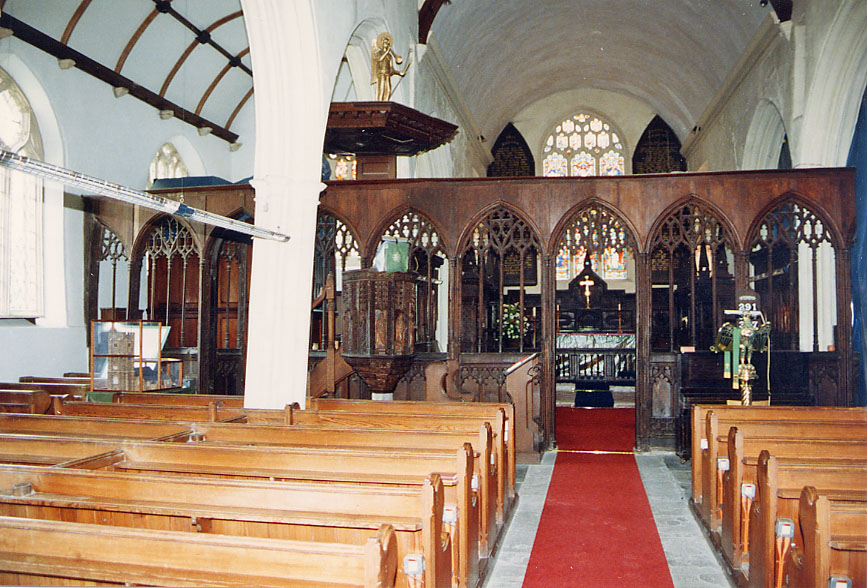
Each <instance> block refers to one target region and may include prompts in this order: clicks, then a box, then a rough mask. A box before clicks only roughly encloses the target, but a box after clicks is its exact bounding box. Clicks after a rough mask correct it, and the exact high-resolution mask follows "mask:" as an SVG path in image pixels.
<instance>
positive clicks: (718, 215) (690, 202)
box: [645, 194, 741, 251]
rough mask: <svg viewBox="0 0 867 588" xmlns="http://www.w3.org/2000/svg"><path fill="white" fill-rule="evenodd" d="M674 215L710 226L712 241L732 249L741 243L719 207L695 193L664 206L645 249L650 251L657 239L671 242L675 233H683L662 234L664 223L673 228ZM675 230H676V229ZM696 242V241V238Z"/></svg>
mask: <svg viewBox="0 0 867 588" xmlns="http://www.w3.org/2000/svg"><path fill="white" fill-rule="evenodd" d="M675 216H679V217H680V218H681V219H684V218H686V217H695V218H698V219H699V221H700V223H701V226H702V227H707V228H710V229H711V230H712V231H713V235H714V236H713V238H712V240H713V241H714V242H723V241H724V242H725V243H726V244H727V245H728V246H729V247H731V248H733V249H735V248H737V247H738V245H740V243H741V240H740V239H739V238H738V234H737V230H736V229H735V227H734V226H733V225H732V223H731V222H730V221H729V219H728V218H727V217H726V215H725V214H723V212H722V211H721V210H720V209H719V208H717V207H716V206H715V205H714V204H713V203H711V202H708V201H707V200H704V199H703V198H701V197H700V196H698V195H697V194H688V195H686V196H684V197H683V198H681V199H680V200H678V201H677V202H675V203H674V204H672V205H671V206H669V207H668V208H666V209H665V210H664V211H663V212H662V213H661V214H660V215H659V216H658V217H657V218H656V220H655V221H654V223H653V225H652V226H651V228H650V231H649V233H648V237H647V244H646V245H645V250H646V251H652V249H653V246H654V245H655V244H657V241H659V242H660V243H665V242H671V240H672V239H674V238H676V235H677V234H683V233H682V232H675V233H671V234H669V233H665V234H663V232H664V231H665V226H666V225H669V228H672V229H674V227H673V226H672V222H674V217H675ZM675 230H676V231H677V229H675ZM694 237H695V239H697V238H698V237H700V235H695V236H694ZM695 239H694V240H695ZM696 243H698V241H697V240H696Z"/></svg>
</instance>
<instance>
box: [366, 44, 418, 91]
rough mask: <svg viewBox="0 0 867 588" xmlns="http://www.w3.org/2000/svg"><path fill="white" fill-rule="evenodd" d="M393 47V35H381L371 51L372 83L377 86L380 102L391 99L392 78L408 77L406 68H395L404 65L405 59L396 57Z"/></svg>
mask: <svg viewBox="0 0 867 588" xmlns="http://www.w3.org/2000/svg"><path fill="white" fill-rule="evenodd" d="M393 47H394V37H392V36H391V33H380V34H379V36H378V37H377V38H376V40H375V41H374V42H373V46H372V47H371V50H370V83H371V84H376V99H377V100H378V101H380V102H386V101H387V100H388V99H389V98H391V76H404V75H406V68H404V69H403V71H400V70H398V69H397V68H396V67H395V66H394V64H395V63H396V64H398V65H400V64H401V63H403V57H401V56H400V55H395V54H394V50H393ZM407 67H409V64H407Z"/></svg>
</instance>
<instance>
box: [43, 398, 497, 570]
mask: <svg viewBox="0 0 867 588" xmlns="http://www.w3.org/2000/svg"><path fill="white" fill-rule="evenodd" d="M54 409H55V412H56V413H57V414H64V415H67V414H68V415H73V416H76V415H78V416H101V417H108V418H141V419H151V420H154V419H166V420H171V421H191V422H194V421H199V422H202V421H205V422H215V421H217V420H243V421H245V422H248V423H254V424H283V423H285V424H293V422H295V423H306V424H316V425H322V424H327V425H335V426H343V427H356V428H373V429H414V430H419V429H420V430H431V431H464V432H468V431H469V432H473V433H476V432H478V427H479V426H480V425H482V424H484V423H485V422H488V421H489V419H488V418H487V417H473V416H451V415H413V414H406V415H402V414H373V413H349V412H343V411H324V412H323V411H297V410H294V409H292V407H286V409H285V410H282V411H281V410H256V409H222V408H217V406H216V404H210V405H209V406H208V407H195V406H162V405H140V404H115V403H108V404H99V403H88V402H65V401H56V402H55V407H54ZM293 415H295V416H294V417H293ZM504 419H505V415H504V413H503V411H502V410H500V411H499V412H498V416H497V418H496V419H495V420H494V422H493V423H491V426H492V429H493V434H492V436H493V447H494V454H493V455H494V458H493V460H492V461H493V463H492V465H491V466H490V471H489V472H488V475H484V476H481V479H480V481H479V491H480V497H481V498H480V509H481V513H480V518H481V521H482V522H481V531H480V537H481V538H480V541H481V553H482V554H483V556H485V557H487V555H488V554H489V553H491V551H493V550H494V549H495V548H496V545H497V542H498V540H499V538H500V536H501V532H502V529H503V523H502V522H501V521H505V509H504V500H505V498H504V497H505V494H506V487H505V481H506V478H505V477H504V476H499V475H498V472H499V467H500V466H499V464H501V463H503V461H502V460H503V459H505V458H504V454H505V449H504V446H503V439H504V435H505V433H504V429H505V423H504ZM395 471H400V468H399V467H398V469H397V470H395Z"/></svg>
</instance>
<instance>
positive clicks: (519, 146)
mask: <svg viewBox="0 0 867 588" xmlns="http://www.w3.org/2000/svg"><path fill="white" fill-rule="evenodd" d="M491 155H493V157H494V161H493V162H492V163H491V164H490V165H489V166H488V174H487V175H488V177H489V178H493V177H524V176H533V175H535V174H536V160H535V158H534V157H533V151H532V150H531V149H530V146H529V145H527V141H526V140H525V139H524V136H523V135H522V134H521V131H519V130H518V129H517V128H515V125H513V124H512V123H508V124H507V125H506V126H505V127H504V128H503V130H502V131H501V132H500V136H499V137H497V140H496V141H495V142H494V147H493V149H491Z"/></svg>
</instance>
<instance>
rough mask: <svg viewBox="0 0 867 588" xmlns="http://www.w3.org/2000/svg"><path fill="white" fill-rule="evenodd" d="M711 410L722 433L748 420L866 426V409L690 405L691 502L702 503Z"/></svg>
mask: <svg viewBox="0 0 867 588" xmlns="http://www.w3.org/2000/svg"><path fill="white" fill-rule="evenodd" d="M708 411H713V413H714V414H715V415H716V419H717V421H716V422H717V423H718V431H722V432H723V433H722V434H725V432H726V431H728V429H729V427H732V426H737V425H738V424H739V423H743V422H746V421H750V420H778V421H792V420H810V421H816V422H820V421H829V422H840V421H852V422H860V423H863V424H867V408H864V407H858V408H839V407H822V406H725V405H721V404H701V405H694V406H693V407H692V413H691V428H692V501H693V502H694V503H696V504H698V503H701V501H702V487H701V480H702V471H701V470H702V460H701V459H699V456H700V455H701V454H702V450H703V447H702V446H703V444H704V443H706V441H703V440H706V439H707V438H708V436H707V430H706V428H705V427H706V423H707V412H708Z"/></svg>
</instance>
